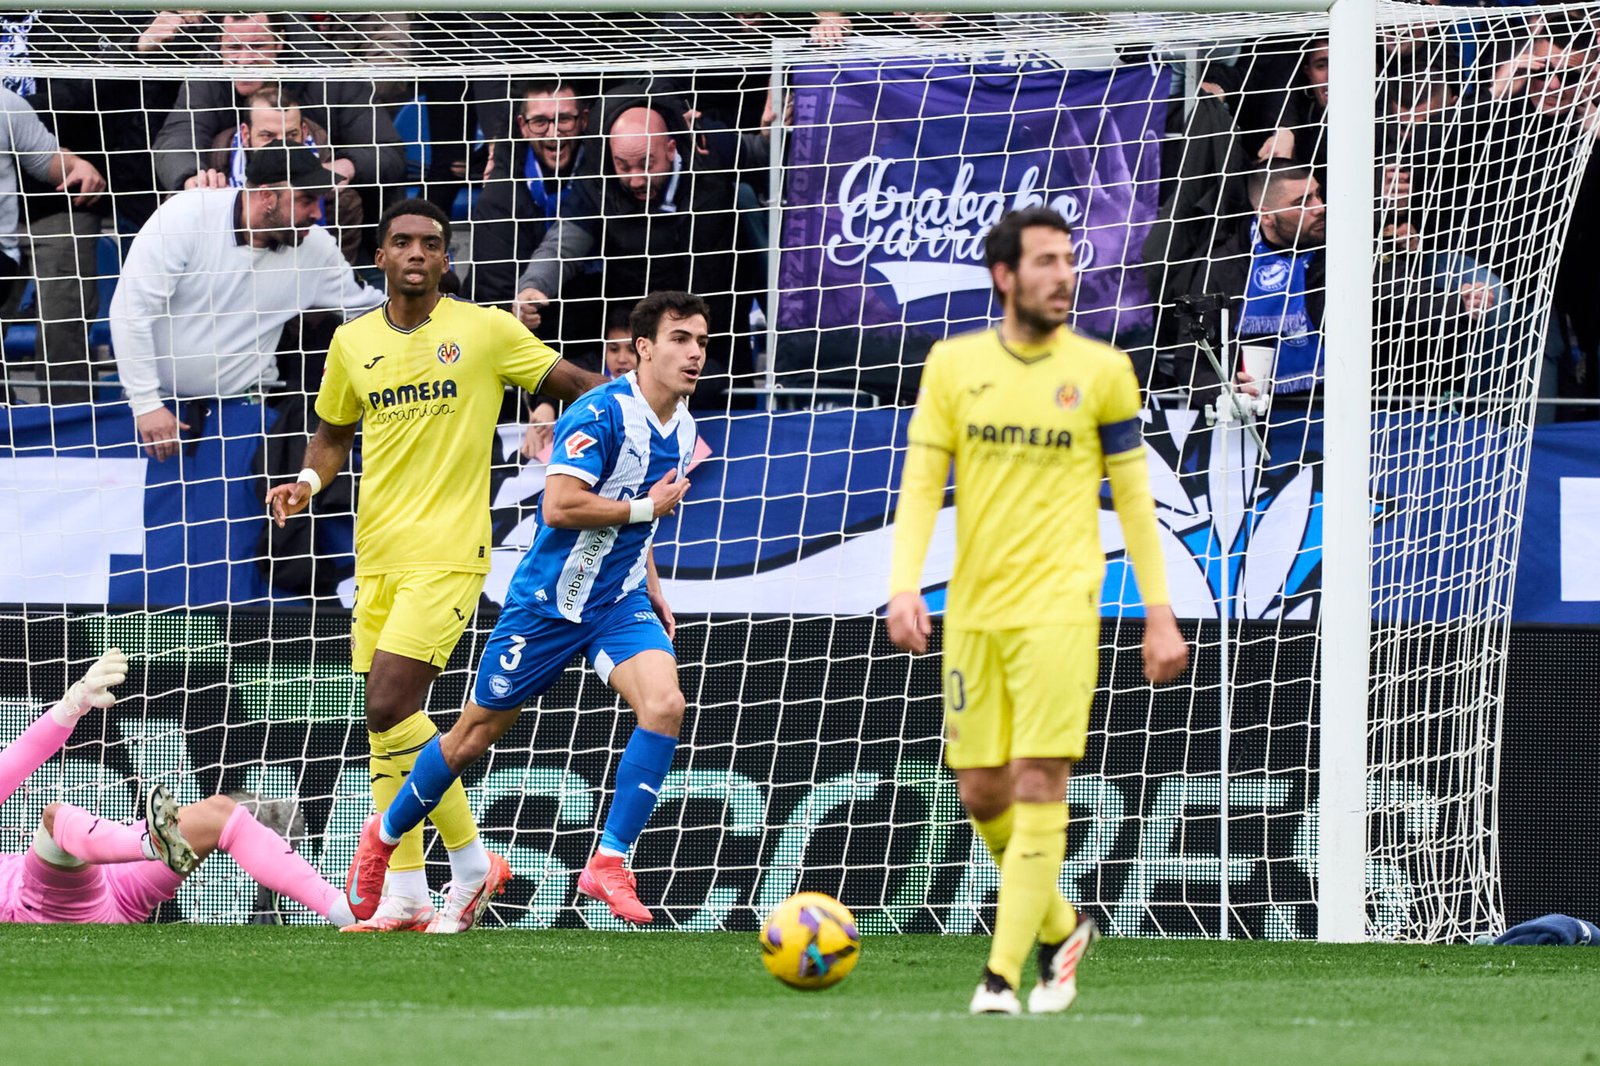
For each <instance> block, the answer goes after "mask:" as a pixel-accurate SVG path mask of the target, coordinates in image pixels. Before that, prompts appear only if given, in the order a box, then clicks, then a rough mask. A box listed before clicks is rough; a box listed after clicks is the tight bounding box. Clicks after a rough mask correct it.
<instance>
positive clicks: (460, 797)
mask: <svg viewBox="0 0 1600 1066" xmlns="http://www.w3.org/2000/svg"><path fill="white" fill-rule="evenodd" d="M438 735H439V730H438V729H437V728H435V727H434V724H433V722H432V721H431V720H430V719H429V718H428V716H427V715H426V714H424V713H423V712H422V711H418V712H417V713H416V714H413V715H412V716H411V717H409V718H407V719H406V720H405V721H403V722H401V723H400V724H399V725H397V726H395V727H394V728H393V729H389V730H385V731H384V732H382V733H368V734H367V743H368V744H369V745H370V747H371V750H372V755H371V766H372V805H373V807H374V808H375V809H376V810H378V811H379V812H380V813H381V812H383V811H386V810H388V809H389V804H390V803H392V802H394V798H395V797H396V796H398V795H399V794H400V787H401V784H402V783H403V782H404V780H405V776H406V775H407V774H409V773H410V772H411V768H412V767H413V766H415V765H416V762H417V754H418V753H419V752H420V751H422V749H423V748H424V747H426V746H427V744H428V741H430V740H432V739H433V738H434V737H436V736H438ZM428 820H429V821H431V822H432V823H433V824H434V825H435V826H436V827H437V828H438V830H439V837H440V839H441V840H443V841H444V846H445V848H446V850H448V851H458V850H460V849H461V848H464V847H466V846H467V845H468V844H470V843H472V841H474V840H476V839H477V837H478V823H477V822H476V821H474V820H473V817H472V808H471V807H469V806H468V805H467V791H466V789H464V788H462V787H461V782H460V781H456V782H454V783H453V784H451V786H450V787H449V788H448V789H446V790H445V794H444V799H442V800H441V801H439V806H437V807H435V808H434V810H433V813H432V814H430V815H429V816H428ZM389 869H391V870H395V871H400V872H404V871H406V870H420V869H422V827H421V826H417V827H416V828H415V829H413V830H411V831H410V832H409V833H407V834H406V835H405V836H403V837H401V838H400V844H399V846H398V847H396V848H395V850H394V856H393V857H392V858H391V859H390V860H389Z"/></svg>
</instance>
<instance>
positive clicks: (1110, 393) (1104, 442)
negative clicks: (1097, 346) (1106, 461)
mask: <svg viewBox="0 0 1600 1066" xmlns="http://www.w3.org/2000/svg"><path fill="white" fill-rule="evenodd" d="M1118 355H1119V359H1118V360H1117V362H1116V365H1115V366H1114V367H1113V369H1112V371H1111V374H1110V378H1111V380H1110V383H1109V388H1108V389H1107V390H1106V393H1105V396H1104V398H1103V399H1102V400H1101V403H1100V452H1101V454H1102V455H1120V454H1122V453H1123V452H1129V451H1133V450H1134V449H1136V448H1140V447H1142V446H1143V444H1144V431H1143V428H1142V427H1141V425H1140V422H1139V382H1138V380H1137V379H1135V378H1134V376H1133V364H1132V363H1131V362H1129V361H1128V358H1127V357H1126V356H1123V355H1121V353H1118Z"/></svg>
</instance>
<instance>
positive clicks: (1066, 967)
mask: <svg viewBox="0 0 1600 1066" xmlns="http://www.w3.org/2000/svg"><path fill="white" fill-rule="evenodd" d="M1099 939H1100V930H1099V929H1097V928H1095V924H1094V919H1093V918H1091V917H1089V916H1088V915H1087V914H1085V915H1080V916H1079V918H1078V928H1076V929H1074V930H1073V931H1072V935H1071V936H1069V937H1067V939H1065V940H1063V941H1062V942H1061V943H1059V944H1040V945H1039V983H1038V984H1036V985H1034V986H1033V991H1032V992H1029V993H1028V1013H1029V1014H1060V1013H1061V1012H1062V1011H1064V1010H1066V1009H1067V1008H1068V1007H1070V1006H1072V1001H1073V1000H1075V999H1077V998H1078V963H1079V962H1080V961H1082V959H1083V957H1084V956H1085V955H1087V954H1088V953H1089V947H1090V945H1092V944H1093V943H1094V942H1095V941H1096V940H1099Z"/></svg>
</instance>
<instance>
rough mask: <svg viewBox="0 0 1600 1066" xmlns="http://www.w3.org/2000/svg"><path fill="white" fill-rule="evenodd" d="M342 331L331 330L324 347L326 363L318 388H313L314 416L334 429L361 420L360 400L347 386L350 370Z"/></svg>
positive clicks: (348, 384) (348, 385)
mask: <svg viewBox="0 0 1600 1066" xmlns="http://www.w3.org/2000/svg"><path fill="white" fill-rule="evenodd" d="M342 332H343V330H337V329H336V330H334V331H333V340H332V341H330V342H329V344H328V361H327V363H326V365H325V366H324V367H323V370H322V385H321V386H320V387H318V389H317V417H318V418H320V419H322V420H323V421H324V422H332V423H333V424H334V425H336V426H348V425H350V424H351V423H353V422H359V421H361V397H359V396H357V395H356V391H355V389H353V388H351V387H350V370H349V367H348V365H347V364H346V362H345V350H344V343H343V340H342V338H341V337H340V336H339V334H340V333H342Z"/></svg>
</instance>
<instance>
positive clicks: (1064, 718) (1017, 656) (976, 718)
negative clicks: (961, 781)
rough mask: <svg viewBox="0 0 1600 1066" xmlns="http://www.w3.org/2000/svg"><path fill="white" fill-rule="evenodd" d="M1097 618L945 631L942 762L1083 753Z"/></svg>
mask: <svg viewBox="0 0 1600 1066" xmlns="http://www.w3.org/2000/svg"><path fill="white" fill-rule="evenodd" d="M1099 644H1100V627H1099V626H1098V625H1096V624H1095V623H1092V622H1090V623H1079V624H1073V625H1050V626H1033V627H1030V628H1027V629H990V630H982V629H974V630H962V629H950V628H947V629H946V630H945V631H944V721H945V748H944V757H945V762H946V763H948V764H949V765H950V768H951V769H953V770H966V769H971V768H974V767H987V766H1005V765H1006V764H1007V763H1009V762H1010V761H1011V760H1012V759H1074V760H1076V759H1081V758H1083V746H1084V743H1085V742H1086V741H1087V739H1088V735H1089V704H1090V702H1091V701H1092V700H1093V699H1094V686H1095V678H1096V675H1097V674H1098V672H1099V666H1100V650H1099Z"/></svg>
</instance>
